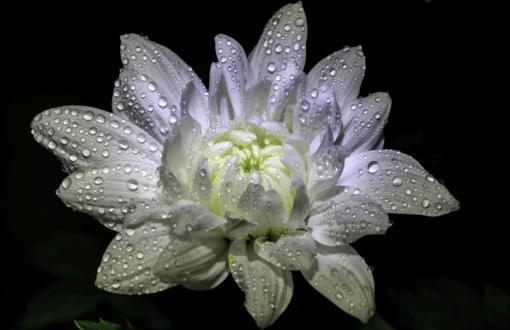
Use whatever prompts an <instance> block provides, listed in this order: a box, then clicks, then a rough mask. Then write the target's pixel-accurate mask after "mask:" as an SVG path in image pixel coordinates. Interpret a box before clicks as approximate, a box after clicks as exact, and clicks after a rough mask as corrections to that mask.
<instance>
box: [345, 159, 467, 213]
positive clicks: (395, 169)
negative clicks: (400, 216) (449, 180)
mask: <svg viewBox="0 0 510 330" xmlns="http://www.w3.org/2000/svg"><path fill="white" fill-rule="evenodd" d="M338 184H339V185H342V186H349V187H352V188H358V189H359V190H360V191H361V193H362V194H366V195H367V196H368V197H369V198H370V199H372V200H374V201H376V202H378V203H380V204H381V206H382V207H383V209H384V211H385V212H388V213H405V214H419V215H425V216H440V215H443V214H446V213H449V212H451V211H456V210H458V208H459V203H458V202H457V201H456V200H455V198H454V197H453V196H452V195H451V194H450V192H448V190H447V189H446V188H445V187H444V186H443V185H442V184H440V183H439V182H438V181H437V180H436V179H434V177H432V176H431V175H430V174H429V173H428V172H427V171H426V170H425V169H424V168H423V167H422V166H421V165H420V164H419V163H418V162H417V161H416V160H414V159H413V158H411V157H410V156H407V155H405V154H403V153H401V152H399V151H395V150H373V151H366V152H362V153H360V154H354V155H351V156H349V157H347V158H346V160H345V166H344V171H343V173H342V176H341V177H340V180H339V183H338Z"/></svg>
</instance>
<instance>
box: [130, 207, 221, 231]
mask: <svg viewBox="0 0 510 330" xmlns="http://www.w3.org/2000/svg"><path fill="white" fill-rule="evenodd" d="M145 211H146V212H145V213H143V214H142V216H140V217H137V216H135V215H128V216H126V219H125V222H126V225H127V226H129V227H133V226H137V225H139V224H140V222H143V221H151V222H161V223H164V224H166V225H168V226H169V228H170V229H169V233H170V234H172V235H173V236H177V237H178V238H182V239H186V238H190V239H191V238H212V237H220V236H221V234H222V230H221V229H222V226H223V225H224V224H225V220H224V219H223V218H220V217H218V216H216V215H214V214H212V213H211V212H209V211H208V210H207V209H205V208H203V207H201V206H200V205H198V204H196V203H194V202H193V201H190V200H179V201H176V202H173V203H172V204H171V205H166V204H159V205H155V206H154V207H152V208H150V209H146V210H145Z"/></svg>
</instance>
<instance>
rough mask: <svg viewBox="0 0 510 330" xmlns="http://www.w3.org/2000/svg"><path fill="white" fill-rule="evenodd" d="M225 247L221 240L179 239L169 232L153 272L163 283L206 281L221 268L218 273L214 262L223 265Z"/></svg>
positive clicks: (225, 244) (212, 277)
mask: <svg viewBox="0 0 510 330" xmlns="http://www.w3.org/2000/svg"><path fill="white" fill-rule="evenodd" d="M226 248H227V242H226V241H225V240H223V239H218V238H206V239H179V238H178V237H176V236H173V235H172V236H170V242H169V243H168V245H167V246H166V249H164V250H163V251H162V253H161V255H160V257H159V260H158V261H157V263H156V264H155V265H154V275H155V276H157V277H158V278H159V279H160V280H161V281H163V282H165V283H178V284H185V283H190V284H191V285H193V284H197V285H198V284H200V282H209V281H210V280H214V279H215V278H216V277H217V276H218V274H219V273H222V270H221V269H220V270H219V272H217V269H216V267H217V266H216V264H217V263H219V265H220V266H221V265H222V266H223V268H224V269H225V268H226V258H225V251H226ZM211 268H213V269H211Z"/></svg>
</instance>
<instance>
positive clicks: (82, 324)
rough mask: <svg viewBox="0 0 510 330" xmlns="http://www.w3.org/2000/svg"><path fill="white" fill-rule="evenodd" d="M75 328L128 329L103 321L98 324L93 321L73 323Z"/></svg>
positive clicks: (90, 329)
mask: <svg viewBox="0 0 510 330" xmlns="http://www.w3.org/2000/svg"><path fill="white" fill-rule="evenodd" d="M74 324H75V325H76V327H77V328H78V329H80V330H122V329H129V328H125V327H122V326H120V325H118V324H116V323H113V322H108V321H105V320H101V319H100V320H99V322H94V321H86V320H83V321H74Z"/></svg>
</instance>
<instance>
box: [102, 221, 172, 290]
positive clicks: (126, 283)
mask: <svg viewBox="0 0 510 330" xmlns="http://www.w3.org/2000/svg"><path fill="white" fill-rule="evenodd" d="M169 241H170V237H169V235H168V228H167V227H166V226H164V225H162V224H158V223H151V224H143V225H141V226H139V227H137V228H129V229H126V230H124V231H123V232H121V233H118V234H117V236H115V238H114V239H113V240H112V242H111V243H110V246H108V248H107V249H106V252H105V253H104V255H103V259H102V261H101V265H100V266H99V268H98V270H97V278H96V285H97V286H98V287H99V288H101V289H103V290H105V291H109V292H113V293H121V294H147V293H154V292H158V291H162V290H165V289H168V288H171V287H173V286H175V284H174V283H163V282H161V281H160V280H159V279H158V278H157V277H156V276H154V274H153V267H154V265H155V263H156V262H157V261H158V258H159V255H160V254H161V251H163V249H164V248H165V247H166V246H167V245H168V243H169Z"/></svg>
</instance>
